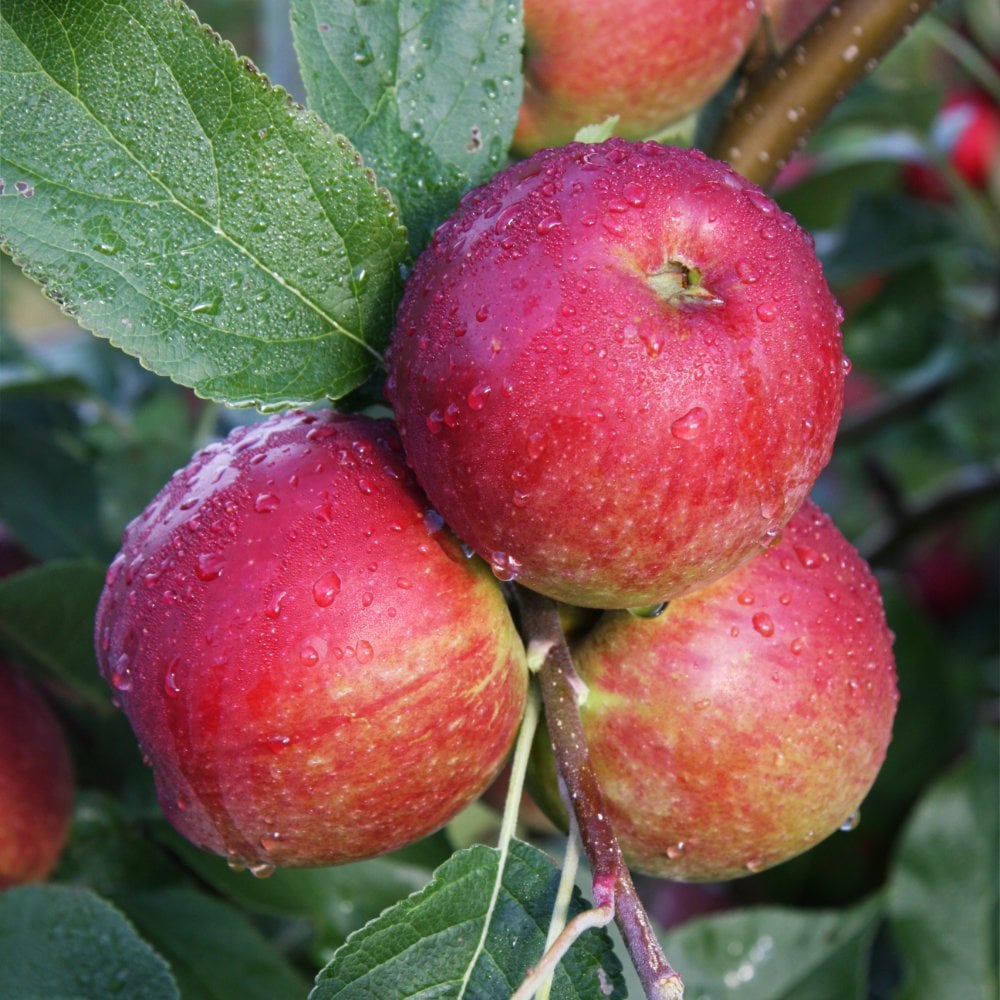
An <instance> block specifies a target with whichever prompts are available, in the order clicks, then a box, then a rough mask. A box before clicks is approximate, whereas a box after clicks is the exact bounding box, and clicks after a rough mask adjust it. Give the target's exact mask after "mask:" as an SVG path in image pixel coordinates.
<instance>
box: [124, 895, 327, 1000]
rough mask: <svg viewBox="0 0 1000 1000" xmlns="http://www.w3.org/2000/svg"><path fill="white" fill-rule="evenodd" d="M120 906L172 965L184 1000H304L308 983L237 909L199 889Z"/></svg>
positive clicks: (130, 899)
mask: <svg viewBox="0 0 1000 1000" xmlns="http://www.w3.org/2000/svg"><path fill="white" fill-rule="evenodd" d="M115 902H116V903H117V904H118V905H119V906H120V907H121V908H122V909H123V910H124V911H125V913H126V914H127V915H128V917H129V918H130V919H131V920H132V921H133V923H134V924H135V925H136V927H138V928H139V930H140V931H141V932H142V934H143V935H144V936H145V937H146V939H147V940H148V941H150V942H151V943H152V944H153V945H154V946H155V947H156V949H157V950H158V951H159V952H160V954H162V955H163V956H164V957H165V958H166V959H167V960H168V961H169V962H170V967H171V969H172V970H173V973H174V976H175V978H176V979H177V984H178V986H180V989H181V995H182V996H183V997H184V1000H283V998H284V1000H299V998H301V997H303V996H305V993H306V990H307V989H308V984H307V983H306V982H305V980H303V979H302V978H301V977H300V976H299V975H298V974H297V973H296V972H294V971H293V970H292V968H291V966H290V965H289V964H288V963H287V962H286V961H285V959H284V958H283V957H282V956H281V955H280V954H279V953H278V952H277V951H276V950H275V948H274V946H273V945H272V944H271V943H270V942H269V941H268V940H267V939H266V938H265V937H264V936H263V935H262V934H261V933H260V931H258V930H257V928H255V927H254V926H253V924H251V923H250V921H249V920H247V919H246V917H244V916H243V915H241V914H240V913H239V912H238V911H237V910H235V909H233V908H232V907H230V906H227V905H226V904H225V903H220V902H218V901H217V900H214V899H210V898H209V897H208V896H205V895H203V894H202V893H199V892H196V891H195V890H193V889H160V890H156V891H153V892H143V893H128V894H126V895H123V896H119V897H117V898H116V900H115Z"/></svg>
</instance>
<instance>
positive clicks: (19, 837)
mask: <svg viewBox="0 0 1000 1000" xmlns="http://www.w3.org/2000/svg"><path fill="white" fill-rule="evenodd" d="M72 810H73V772H72V765H71V763H70V754H69V747H68V745H67V743H66V737H65V734H64V733H63V730H62V727H61V725H60V724H59V721H58V719H57V718H56V716H55V714H54V713H53V711H52V709H51V708H50V707H49V704H48V702H47V701H46V700H45V698H44V697H43V695H42V693H41V692H40V691H39V690H38V689H37V688H36V687H35V686H34V684H32V682H31V681H30V680H29V679H28V678H27V677H26V676H24V675H23V674H21V672H20V671H18V670H16V669H14V668H13V667H12V666H11V665H10V664H8V663H6V662H4V661H0V889H6V888H8V887H9V886H12V885H18V884H20V883H22V882H39V881H42V880H44V879H45V878H47V877H48V875H49V873H50V872H51V871H52V869H53V868H54V867H55V865H56V862H57V861H58V860H59V856H60V855H61V854H62V849H63V846H64V844H65V842H66V835H67V833H68V831H69V824H70V817H71V813H72Z"/></svg>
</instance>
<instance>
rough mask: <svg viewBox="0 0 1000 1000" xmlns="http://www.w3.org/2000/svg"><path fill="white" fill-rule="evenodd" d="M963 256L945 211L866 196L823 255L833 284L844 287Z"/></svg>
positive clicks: (857, 204)
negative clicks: (944, 256) (954, 255)
mask: <svg viewBox="0 0 1000 1000" xmlns="http://www.w3.org/2000/svg"><path fill="white" fill-rule="evenodd" d="M958 252H959V251H958V249H957V247H956V244H955V242H954V233H953V231H952V230H951V228H950V227H949V225H948V219H947V217H946V215H945V214H944V213H943V212H942V211H941V210H940V209H939V208H937V207H935V206H933V205H927V204H924V203H922V202H919V201H916V200H912V199H904V198H899V197H895V196H887V195H886V196H881V195H864V194H863V195H861V197H859V198H858V199H857V201H856V203H855V204H854V207H853V209H852V211H851V214H850V216H849V218H848V219H847V221H846V224H845V226H844V228H843V230H842V231H841V232H840V233H839V234H838V237H837V240H836V242H835V243H834V245H833V246H832V247H830V248H829V250H828V251H827V252H825V253H824V254H823V269H824V272H825V274H826V276H827V280H829V281H830V283H831V284H834V285H840V284H843V283H847V282H850V281H856V280H858V279H860V278H863V277H865V276H868V275H871V274H873V273H875V274H885V273H886V272H888V271H893V270H896V269H899V268H903V267H909V266H913V265H915V264H920V263H922V262H924V261H929V260H933V259H934V258H935V257H939V256H940V255H942V254H947V253H958Z"/></svg>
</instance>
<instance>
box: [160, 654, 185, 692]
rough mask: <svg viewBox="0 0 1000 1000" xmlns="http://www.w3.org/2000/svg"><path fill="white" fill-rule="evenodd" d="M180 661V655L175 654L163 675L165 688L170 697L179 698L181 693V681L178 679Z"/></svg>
mask: <svg viewBox="0 0 1000 1000" xmlns="http://www.w3.org/2000/svg"><path fill="white" fill-rule="evenodd" d="M180 662H181V661H180V657H178V656H175V657H174V658H173V659H172V660H171V661H170V663H169V664H168V666H167V670H166V673H165V674H164V675H163V690H164V692H165V693H166V695H167V697H168V698H177V697H178V696H179V695H180V693H181V686H180V682H179V681H178V679H177V668H178V667H179V666H180Z"/></svg>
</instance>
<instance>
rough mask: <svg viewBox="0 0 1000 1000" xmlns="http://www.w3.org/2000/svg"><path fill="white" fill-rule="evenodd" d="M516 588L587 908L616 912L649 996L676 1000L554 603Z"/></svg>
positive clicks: (680, 989) (677, 985) (674, 978)
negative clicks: (575, 838)
mask: <svg viewBox="0 0 1000 1000" xmlns="http://www.w3.org/2000/svg"><path fill="white" fill-rule="evenodd" d="M514 591H515V593H516V595H517V602H518V607H519V609H520V612H521V626H522V629H523V631H524V635H525V639H526V642H527V644H528V646H529V649H530V648H532V646H533V647H534V648H535V649H538V650H542V649H544V650H546V655H545V657H544V659H543V660H542V662H541V666H540V668H539V671H538V679H539V685H540V687H541V691H542V703H543V705H544V707H545V717H546V721H547V723H548V728H549V734H550V736H551V738H552V749H553V752H554V754H555V760H556V767H557V770H558V773H559V784H560V788H561V789H562V791H563V796H564V798H565V800H566V803H567V812H569V813H571V814H572V815H573V817H574V818H575V820H576V825H577V828H578V830H579V836H580V840H581V842H582V844H583V849H584V851H585V852H586V854H587V859H588V860H589V862H590V867H591V871H592V872H593V896H594V907H595V910H594V911H588V912H592V913H594V912H600V911H604V912H607V913H609V914H610V913H613V914H614V919H615V922H616V923H617V924H618V929H619V930H620V931H621V934H622V939H623V940H624V942H625V947H626V948H627V949H628V953H629V957H630V958H631V959H632V964H633V965H634V966H635V969H636V972H637V973H638V975H639V979H640V981H641V982H642V985H643V990H644V991H645V994H646V997H647V998H648V1000H680V998H681V997H683V995H684V986H683V983H682V982H681V978H680V976H679V975H678V973H677V972H676V971H674V969H673V968H672V967H671V965H670V963H669V962H668V961H667V958H666V956H665V955H664V954H663V949H662V948H661V947H660V943H659V941H658V940H657V938H656V934H655V933H654V931H653V927H652V925H651V924H650V921H649V917H648V915H647V914H646V911H645V910H644V909H643V906H642V903H641V902H640V900H639V896H638V894H637V892H636V889H635V885H634V884H633V882H632V876H631V874H630V873H629V870H628V866H627V865H626V864H625V859H624V857H623V856H622V852H621V848H620V847H619V845H618V841H617V839H616V837H615V833H614V830H613V829H612V827H611V822H610V820H609V819H608V811H607V807H606V806H605V804H604V794H603V792H602V791H601V787H600V784H599V783H598V780H597V775H596V773H595V771H594V767H593V764H592V762H591V760H590V754H589V752H588V750H587V745H586V742H585V741H584V737H583V727H582V725H581V723H580V708H579V702H578V694H579V691H580V681H579V678H578V677H577V674H576V668H575V667H574V666H573V660H572V658H571V656H570V652H569V647H568V646H567V645H566V640H565V637H564V636H563V632H562V627H561V625H560V622H559V611H558V608H557V606H556V603H555V602H554V601H553V600H552V599H551V598H548V597H544V596H543V595H541V594H536V593H535V592H533V591H529V590H527V589H526V588H524V587H515V588H514ZM571 833H572V831H571ZM581 916H582V914H581Z"/></svg>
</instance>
